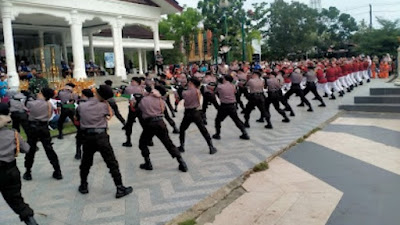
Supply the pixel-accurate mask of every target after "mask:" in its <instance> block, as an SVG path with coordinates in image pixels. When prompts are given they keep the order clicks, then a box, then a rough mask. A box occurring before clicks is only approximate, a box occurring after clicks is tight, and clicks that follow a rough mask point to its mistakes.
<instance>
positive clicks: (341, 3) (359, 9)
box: [177, 0, 400, 27]
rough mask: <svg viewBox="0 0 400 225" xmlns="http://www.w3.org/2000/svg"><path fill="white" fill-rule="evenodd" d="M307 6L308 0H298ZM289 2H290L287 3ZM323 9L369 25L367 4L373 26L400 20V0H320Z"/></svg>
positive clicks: (192, 3)
mask: <svg viewBox="0 0 400 225" xmlns="http://www.w3.org/2000/svg"><path fill="white" fill-rule="evenodd" d="M177 1H178V2H179V4H180V5H182V6H183V5H187V6H188V7H197V3H198V2H199V1H198V0H177ZM298 1H299V2H302V3H305V4H309V3H310V0H298ZM260 2H269V3H270V2H273V0H247V1H246V3H245V7H246V8H247V9H251V4H252V3H260ZM287 2H290V1H287ZM321 2H322V7H323V8H329V7H330V6H334V7H336V8H338V9H339V10H340V11H341V12H345V13H348V14H350V15H352V16H353V17H354V18H355V19H356V20H357V22H360V21H361V20H363V19H365V21H366V22H367V23H369V4H371V5H372V9H373V10H372V11H373V18H374V19H373V22H372V23H373V26H374V27H379V26H378V24H377V21H376V19H375V17H382V18H385V19H389V20H395V19H400V0H397V1H396V0H321Z"/></svg>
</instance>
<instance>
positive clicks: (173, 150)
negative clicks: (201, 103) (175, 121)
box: [139, 87, 188, 172]
mask: <svg viewBox="0 0 400 225" xmlns="http://www.w3.org/2000/svg"><path fill="white" fill-rule="evenodd" d="M146 91H147V92H148V93H149V94H148V95H147V96H145V97H144V98H143V99H142V100H141V101H140V103H139V108H140V110H141V112H142V117H143V132H142V134H141V135H140V139H139V149H140V150H141V152H142V156H143V158H144V163H143V164H141V165H140V168H141V169H144V170H153V165H152V164H151V161H150V150H149V147H148V143H149V142H150V141H151V140H152V138H153V137H154V136H157V137H158V139H160V141H161V142H162V143H163V144H164V146H165V148H166V149H167V150H168V152H169V154H170V155H171V156H172V158H176V159H177V160H178V163H179V170H180V171H182V172H186V171H187V170H188V168H187V165H186V163H185V161H184V160H183V158H182V156H181V153H180V152H179V150H178V148H177V147H176V146H175V145H174V143H172V141H171V139H170V137H169V135H168V129H167V126H166V125H165V123H164V120H163V115H164V110H165V103H164V101H163V100H162V98H161V94H160V93H159V92H158V91H157V90H155V89H153V90H151V88H150V87H146Z"/></svg>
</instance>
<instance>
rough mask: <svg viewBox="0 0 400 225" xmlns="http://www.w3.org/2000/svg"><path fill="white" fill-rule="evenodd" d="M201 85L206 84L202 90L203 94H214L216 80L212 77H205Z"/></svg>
mask: <svg viewBox="0 0 400 225" xmlns="http://www.w3.org/2000/svg"><path fill="white" fill-rule="evenodd" d="M203 84H206V85H207V86H206V88H204V92H210V93H214V91H215V87H216V85H217V78H216V77H214V76H206V77H205V78H204V79H203Z"/></svg>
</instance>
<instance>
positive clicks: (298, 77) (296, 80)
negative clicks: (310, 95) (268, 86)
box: [284, 68, 314, 115]
mask: <svg viewBox="0 0 400 225" xmlns="http://www.w3.org/2000/svg"><path fill="white" fill-rule="evenodd" d="M290 80H291V81H292V86H291V87H290V90H289V91H288V92H286V94H285V96H284V104H285V107H286V108H285V110H287V111H290V112H291V115H294V112H293V109H292V107H290V105H289V104H288V101H289V98H290V96H292V95H293V94H297V95H298V96H299V97H300V99H301V101H303V102H304V103H305V104H306V105H307V106H308V110H307V111H309V112H313V111H314V110H313V109H312V106H311V104H310V102H309V101H308V100H307V99H306V98H305V97H304V93H303V90H302V89H301V86H300V83H301V82H302V80H303V75H302V74H301V71H300V69H299V68H297V69H295V70H294V72H293V73H292V74H291V75H290Z"/></svg>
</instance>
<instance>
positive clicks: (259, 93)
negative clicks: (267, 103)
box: [250, 92, 264, 95]
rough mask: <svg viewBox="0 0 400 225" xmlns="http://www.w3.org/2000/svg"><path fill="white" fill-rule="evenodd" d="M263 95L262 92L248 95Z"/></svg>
mask: <svg viewBox="0 0 400 225" xmlns="http://www.w3.org/2000/svg"><path fill="white" fill-rule="evenodd" d="M263 94H264V93H262V92H256V93H250V95H263Z"/></svg>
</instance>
